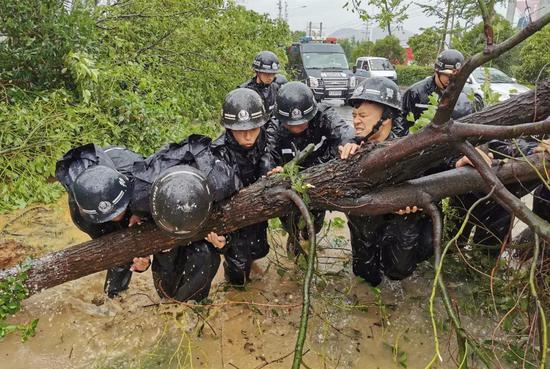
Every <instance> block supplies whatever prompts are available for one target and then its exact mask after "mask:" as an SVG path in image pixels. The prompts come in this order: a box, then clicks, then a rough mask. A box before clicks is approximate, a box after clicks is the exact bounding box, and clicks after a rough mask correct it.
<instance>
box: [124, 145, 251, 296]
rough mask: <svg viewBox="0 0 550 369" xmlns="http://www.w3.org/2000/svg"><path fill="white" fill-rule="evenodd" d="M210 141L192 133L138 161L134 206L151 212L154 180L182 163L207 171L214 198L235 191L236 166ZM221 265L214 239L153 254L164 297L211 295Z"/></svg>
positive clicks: (139, 211) (155, 274)
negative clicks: (218, 153) (212, 147)
mask: <svg viewBox="0 0 550 369" xmlns="http://www.w3.org/2000/svg"><path fill="white" fill-rule="evenodd" d="M210 143H211V140H210V139H209V138H208V137H204V136H200V135H191V136H190V137H189V138H187V139H186V140H183V141H182V142H180V143H173V144H169V145H167V146H165V147H163V148H162V149H161V150H159V151H158V152H157V153H155V154H153V155H152V156H150V157H149V158H147V159H146V160H145V161H144V162H142V163H139V164H138V165H136V167H135V177H136V184H135V189H134V198H133V199H132V209H133V210H134V211H135V212H136V213H137V214H148V213H150V209H149V193H150V189H151V186H152V184H153V182H154V181H155V179H156V178H157V177H158V176H159V175H161V173H162V172H163V171H165V170H166V169H168V168H171V167H173V166H176V165H180V164H187V165H191V166H193V167H196V168H197V169H199V170H200V171H201V172H202V173H203V174H204V175H205V177H206V179H207V183H208V186H209V188H210V190H211V191H212V195H213V199H214V201H220V200H222V199H224V198H226V197H229V196H231V195H233V194H234V193H235V192H236V191H237V190H238V188H240V187H241V184H240V182H239V181H238V179H236V178H235V173H234V171H233V168H231V167H230V166H228V165H226V163H225V162H224V161H222V160H220V159H219V158H218V157H216V156H214V155H213V154H212V152H211V150H210V147H209V146H210ZM219 265H220V255H219V252H218V250H217V249H216V248H215V247H214V246H213V245H212V244H211V243H209V242H208V241H205V240H200V241H194V242H191V243H189V242H188V241H185V240H182V245H181V246H177V247H174V248H172V249H170V250H166V251H164V252H159V253H157V254H155V255H154V256H153V265H152V271H153V282H154V284H155V288H156V289H157V292H158V293H159V295H160V296H161V297H169V298H173V299H176V300H179V301H187V300H191V299H192V300H196V301H200V300H203V299H205V298H206V297H208V294H209V292H210V287H211V284H212V280H213V279H214V276H215V275H216V272H217V270H218V267H219Z"/></svg>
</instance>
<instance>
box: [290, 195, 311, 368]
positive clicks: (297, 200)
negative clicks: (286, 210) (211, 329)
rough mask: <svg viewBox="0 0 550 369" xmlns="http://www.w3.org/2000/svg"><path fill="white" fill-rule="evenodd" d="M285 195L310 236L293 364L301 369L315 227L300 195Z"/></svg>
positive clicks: (308, 304)
mask: <svg viewBox="0 0 550 369" xmlns="http://www.w3.org/2000/svg"><path fill="white" fill-rule="evenodd" d="M283 195H284V196H285V197H286V198H288V199H289V200H291V201H292V202H293V203H294V204H295V205H296V207H297V208H298V210H300V213H301V214H302V217H303V218H304V220H305V221H306V224H307V232H308V235H309V253H308V256H307V270H306V275H305V278H304V290H303V292H302V314H301V317H300V328H299V330H298V337H297V338H296V346H295V348H294V360H293V363H292V369H300V366H301V363H302V356H303V355H302V352H303V350H304V343H305V340H306V333H307V322H308V319H309V306H310V304H311V302H310V288H311V281H312V279H313V270H314V268H315V247H316V242H315V237H316V232H315V226H314V225H313V219H312V218H311V214H310V212H309V210H308V208H307V205H306V204H305V203H304V200H302V198H301V197H300V196H298V194H297V193H296V192H294V191H291V190H286V191H284V192H283Z"/></svg>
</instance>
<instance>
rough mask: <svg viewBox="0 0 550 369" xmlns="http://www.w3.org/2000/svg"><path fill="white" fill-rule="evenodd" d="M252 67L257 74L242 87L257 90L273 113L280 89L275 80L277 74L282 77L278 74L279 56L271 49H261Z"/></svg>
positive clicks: (267, 109) (267, 110)
mask: <svg viewBox="0 0 550 369" xmlns="http://www.w3.org/2000/svg"><path fill="white" fill-rule="evenodd" d="M252 69H253V70H254V72H255V76H254V77H252V78H251V79H250V80H249V81H248V82H245V83H243V84H242V85H241V86H240V87H241V88H249V89H251V90H254V91H256V92H257V93H258V94H259V95H260V97H261V98H262V100H263V102H264V106H265V110H266V112H267V113H268V114H271V112H272V111H273V108H274V107H275V97H276V96H277V90H278V89H279V84H278V83H275V82H274V81H275V79H276V78H277V76H279V78H280V77H282V76H280V75H277V73H279V71H280V64H279V58H277V55H275V54H274V53H272V52H271V51H261V52H259V53H258V54H257V55H256V57H255V58H254V61H253V62H252ZM283 78H284V77H283Z"/></svg>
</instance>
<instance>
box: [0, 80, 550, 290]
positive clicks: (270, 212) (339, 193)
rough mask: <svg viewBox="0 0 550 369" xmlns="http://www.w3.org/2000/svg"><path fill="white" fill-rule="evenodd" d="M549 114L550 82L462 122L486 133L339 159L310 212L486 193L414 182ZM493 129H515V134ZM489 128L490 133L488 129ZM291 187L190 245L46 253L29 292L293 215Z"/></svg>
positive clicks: (427, 133)
mask: <svg viewBox="0 0 550 369" xmlns="http://www.w3.org/2000/svg"><path fill="white" fill-rule="evenodd" d="M549 115H550V83H548V82H547V83H544V84H542V85H540V86H538V88H537V89H536V90H535V91H530V92H528V93H525V94H523V95H520V96H517V97H516V98H513V99H511V100H509V101H507V102H504V103H501V104H498V105H495V106H493V107H490V108H488V109H486V110H484V111H483V112H480V113H476V114H472V115H470V116H468V117H465V118H464V119H462V120H461V122H463V123H476V124H480V125H482V127H478V126H473V125H472V128H471V129H466V128H467V127H468V125H460V124H456V123H454V122H447V123H446V124H444V125H440V126H438V127H433V126H429V127H427V128H426V129H424V130H423V131H421V132H420V133H418V134H415V135H412V136H408V137H405V138H402V139H398V140H394V141H392V142H390V143H384V144H381V145H377V146H367V147H366V148H364V149H363V150H362V151H361V152H360V153H359V154H357V155H356V156H354V157H353V158H352V159H350V160H347V161H342V160H333V161H331V162H329V163H327V164H323V165H319V166H316V167H313V168H309V169H307V170H304V171H303V172H302V174H303V177H304V180H305V181H306V182H307V183H310V184H311V185H313V188H311V189H310V191H309V196H310V198H311V204H310V205H311V206H312V207H313V208H318V209H329V210H342V211H347V212H359V211H360V212H362V213H364V214H382V213H388V212H392V211H395V210H398V209H399V208H402V207H405V206H410V205H415V204H422V203H425V202H426V201H427V200H428V199H429V200H431V201H436V200H438V199H441V198H444V197H447V196H451V195H456V194H460V193H465V192H469V191H474V190H477V191H480V190H481V191H483V190H486V189H487V185H486V184H485V182H484V181H483V180H482V177H481V176H480V175H479V174H478V173H477V172H476V171H475V170H473V169H472V168H462V169H457V170H451V171H446V172H444V173H439V174H435V175H431V176H424V177H421V178H418V179H415V178H416V177H418V175H419V173H425V172H426V170H428V169H433V168H438V167H441V166H442V165H444V164H445V162H446V160H448V159H449V158H451V157H453V156H456V155H458V154H459V153H458V149H457V148H456V147H457V145H456V144H457V143H458V142H461V141H460V140H461V139H464V137H470V139H469V142H473V143H481V142H483V141H486V140H488V139H490V138H493V137H499V138H504V137H517V136H519V135H521V134H542V133H550V120H548V119H547V117H548V116H549ZM542 119H546V120H545V121H541V120H542ZM537 120H539V121H540V122H538V123H536V124H527V125H525V124H524V125H518V124H522V123H530V122H535V121H537ZM494 126H500V127H505V126H514V129H508V130H506V129H504V128H499V127H494ZM483 127H486V128H487V129H486V130H483V129H482V128H483ZM489 128H490V129H489ZM503 129H504V130H503ZM541 158H542V155H540V154H539V155H534V156H532V157H530V159H531V160H532V163H527V162H525V161H519V160H518V161H510V162H509V163H506V164H505V165H503V166H500V167H497V168H493V172H494V173H495V174H496V175H497V177H498V178H500V179H501V180H502V181H503V182H504V183H511V182H517V181H518V180H522V181H528V180H537V173H536V172H535V171H534V169H533V166H532V165H535V166H536V167H538V168H539V171H540V170H541V169H542V168H543V166H544V165H546V168H547V169H548V168H549V165H548V158H547V160H546V161H543V160H541ZM542 172H544V169H542ZM458 179H460V180H458ZM290 186H291V184H290V183H289V182H288V180H286V179H284V178H282V177H280V176H275V177H273V178H267V179H264V180H261V181H259V182H258V183H256V184H254V185H252V186H250V187H248V188H246V189H244V190H242V191H241V192H240V193H238V194H237V195H235V196H234V197H233V198H231V199H230V200H228V201H226V202H224V203H221V204H218V205H217V207H215V209H214V211H213V212H212V213H211V215H210V217H209V219H208V220H207V222H206V223H205V225H204V227H203V228H202V229H201V230H199V231H198V232H197V234H196V235H195V236H194V237H193V238H192V239H190V240H179V239H174V238H171V237H169V236H168V235H166V234H164V233H162V232H161V231H160V230H159V229H157V228H156V227H155V226H154V225H152V224H148V225H143V226H140V227H137V228H133V229H128V230H124V231H120V232H117V233H113V234H110V235H106V236H104V237H101V238H99V239H96V240H92V241H88V242H85V243H82V244H79V245H76V246H73V247H70V248H68V249H65V250H62V251H59V252H55V253H51V254H48V255H46V256H44V257H42V258H40V259H37V260H35V261H34V262H33V264H32V268H31V269H30V271H29V272H28V275H29V278H28V281H27V286H28V287H29V290H30V292H31V294H32V293H36V292H39V291H41V290H42V289H46V288H50V287H53V286H56V285H59V284H61V283H64V282H67V281H71V280H74V279H77V278H80V277H83V276H85V275H89V274H92V273H95V272H98V271H101V270H105V269H107V268H110V267H113V266H116V265H121V264H124V263H126V262H128V261H130V260H131V259H132V258H133V257H135V256H140V255H149V254H152V253H155V252H158V251H160V250H163V249H168V248H172V247H175V246H179V245H184V244H186V243H188V242H189V241H192V240H198V239H201V238H203V237H204V236H205V235H206V234H207V232H208V231H211V230H213V231H216V232H217V233H220V234H224V233H227V232H230V231H232V230H235V229H239V228H242V227H244V226H247V225H250V224H254V223H257V222H260V221H264V220H266V219H270V218H274V217H278V216H282V215H284V214H286V213H288V212H289V211H290V210H291V209H292V208H293V205H292V204H291V202H290V201H289V200H288V198H287V197H285V196H283V195H282V194H283V193H284V191H285V190H287V189H289V188H290ZM14 273H16V269H11V270H6V271H3V272H1V273H0V280H1V279H3V278H5V277H6V276H7V275H10V274H14Z"/></svg>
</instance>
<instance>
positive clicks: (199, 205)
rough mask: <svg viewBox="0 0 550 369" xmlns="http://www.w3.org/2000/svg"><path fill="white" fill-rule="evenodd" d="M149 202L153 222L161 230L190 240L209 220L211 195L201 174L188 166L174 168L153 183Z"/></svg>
mask: <svg viewBox="0 0 550 369" xmlns="http://www.w3.org/2000/svg"><path fill="white" fill-rule="evenodd" d="M149 201H150V206H151V214H152V215H153V219H154V220H155V223H156V224H157V225H158V226H159V227H160V228H161V229H163V230H165V231H167V232H169V233H171V234H172V235H174V236H179V237H189V236H191V235H193V234H194V233H196V232H197V231H198V230H199V229H200V227H201V226H202V224H203V223H204V221H205V220H206V219H207V218H208V214H209V212H210V207H211V206H212V194H211V193H210V188H209V187H208V184H207V182H206V178H205V177H204V175H203V174H202V172H200V171H199V170H197V169H195V168H193V167H191V166H189V165H176V166H174V167H171V168H169V169H167V170H166V171H164V172H163V173H162V174H161V175H160V176H159V177H158V178H157V179H156V180H155V182H154V183H153V186H152V187H151V195H150V198H149Z"/></svg>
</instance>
